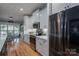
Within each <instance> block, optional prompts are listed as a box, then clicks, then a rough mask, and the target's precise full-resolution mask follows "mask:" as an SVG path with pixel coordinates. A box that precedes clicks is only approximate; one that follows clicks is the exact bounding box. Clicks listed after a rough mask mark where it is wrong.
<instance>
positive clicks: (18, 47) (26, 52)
mask: <svg viewBox="0 0 79 59" xmlns="http://www.w3.org/2000/svg"><path fill="white" fill-rule="evenodd" d="M7 55H8V56H40V54H39V53H37V52H36V51H34V50H33V49H31V47H30V46H29V45H28V44H26V43H24V42H23V41H22V40H20V41H18V42H8V43H7Z"/></svg>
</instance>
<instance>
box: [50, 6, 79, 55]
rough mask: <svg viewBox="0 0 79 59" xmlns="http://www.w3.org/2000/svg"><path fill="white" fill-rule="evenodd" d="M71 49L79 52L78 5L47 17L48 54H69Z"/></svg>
mask: <svg viewBox="0 0 79 59" xmlns="http://www.w3.org/2000/svg"><path fill="white" fill-rule="evenodd" d="M71 51H72V52H73V51H75V52H76V53H78V52H79V6H76V7H73V8H70V9H66V10H64V11H61V12H58V13H55V14H53V15H50V18H49V55H66V53H67V55H69V54H70V52H71ZM68 53H69V54H68ZM75 55H76V54H75Z"/></svg>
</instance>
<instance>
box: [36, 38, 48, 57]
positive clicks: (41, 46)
mask: <svg viewBox="0 0 79 59" xmlns="http://www.w3.org/2000/svg"><path fill="white" fill-rule="evenodd" d="M36 50H37V51H38V52H39V53H40V54H42V55H44V56H46V55H48V46H47V40H44V39H42V38H37V39H36Z"/></svg>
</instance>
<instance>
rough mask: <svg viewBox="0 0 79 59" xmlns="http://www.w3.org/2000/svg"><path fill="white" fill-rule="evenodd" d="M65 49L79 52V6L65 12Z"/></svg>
mask: <svg viewBox="0 0 79 59" xmlns="http://www.w3.org/2000/svg"><path fill="white" fill-rule="evenodd" d="M65 15H66V19H65V20H66V38H67V48H69V49H70V50H73V49H75V50H76V51H77V52H79V6H76V7H73V8H70V9H68V10H66V11H65Z"/></svg>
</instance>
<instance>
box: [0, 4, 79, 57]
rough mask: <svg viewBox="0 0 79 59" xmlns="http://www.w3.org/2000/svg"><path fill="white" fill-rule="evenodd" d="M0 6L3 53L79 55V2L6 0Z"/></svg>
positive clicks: (0, 47)
mask: <svg viewBox="0 0 79 59" xmlns="http://www.w3.org/2000/svg"><path fill="white" fill-rule="evenodd" d="M0 7H1V8H2V9H1V12H0V13H1V14H0V19H1V20H0V21H1V22H0V55H1V56H72V55H73V56H77V55H79V41H78V39H79V36H78V30H79V26H78V25H79V23H78V20H79V19H78V18H79V16H78V15H79V13H78V11H79V3H19V4H18V3H15V4H11V3H10V4H7V3H6V4H5V3H4V4H0ZM29 7H30V8H29ZM9 8H10V9H9ZM14 10H16V11H14ZM1 17H2V18H1ZM74 19H75V20H76V21H75V20H74ZM9 35H10V36H9ZM8 36H9V37H8ZM13 38H15V39H13ZM18 38H19V39H18ZM8 42H9V43H8ZM7 46H8V47H7ZM10 47H11V48H10Z"/></svg>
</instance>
